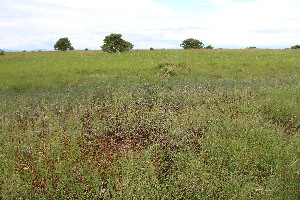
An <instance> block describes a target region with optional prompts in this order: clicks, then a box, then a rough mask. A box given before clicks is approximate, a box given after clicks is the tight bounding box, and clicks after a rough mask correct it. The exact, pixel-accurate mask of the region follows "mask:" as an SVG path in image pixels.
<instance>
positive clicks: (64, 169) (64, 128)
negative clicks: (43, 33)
mask: <svg viewBox="0 0 300 200" xmlns="http://www.w3.org/2000/svg"><path fill="white" fill-rule="evenodd" d="M99 54H100V55H101V56H99ZM299 63H300V57H299V52H297V51H290V50H255V51H247V50H222V51H182V50H156V51H154V52H149V51H148V50H147V51H133V52H130V53H128V54H116V55H111V54H107V53H103V52H94V51H87V52H84V51H70V52H66V53H65V54H64V56H61V53H60V52H33V53H26V54H24V55H23V54H20V53H18V52H16V53H14V52H12V53H9V54H7V55H6V56H5V57H3V58H0V77H1V79H0V90H1V95H0V127H1V128H0V136H1V137H0V199H298V196H299V168H300V162H299V155H300V154H299V153H300V146H299V144H300V137H299V134H300V127H299V123H300V113H299V112H300V103H299V98H300V91H299V88H300V87H299V78H300V77H299V76H300V75H299V73H297V72H298V71H299ZM41 66H43V67H41ZM283 66H284V67H283ZM165 72H166V73H165ZM189 72H193V73H189ZM183 75H184V76H183Z"/></svg>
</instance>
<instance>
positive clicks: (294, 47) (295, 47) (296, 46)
mask: <svg viewBox="0 0 300 200" xmlns="http://www.w3.org/2000/svg"><path fill="white" fill-rule="evenodd" d="M291 49H300V45H295V46H292V47H291Z"/></svg>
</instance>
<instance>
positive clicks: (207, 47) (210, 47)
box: [205, 45, 214, 49]
mask: <svg viewBox="0 0 300 200" xmlns="http://www.w3.org/2000/svg"><path fill="white" fill-rule="evenodd" d="M205 49H214V47H213V46H211V45H208V46H206V47H205Z"/></svg>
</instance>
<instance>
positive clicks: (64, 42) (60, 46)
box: [54, 37, 74, 51]
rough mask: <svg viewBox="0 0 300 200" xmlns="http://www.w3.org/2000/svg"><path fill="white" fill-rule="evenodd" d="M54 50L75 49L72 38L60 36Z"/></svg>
mask: <svg viewBox="0 0 300 200" xmlns="http://www.w3.org/2000/svg"><path fill="white" fill-rule="evenodd" d="M54 50H58V51H67V50H74V47H72V44H71V42H70V40H69V39H68V38H67V37H64V38H60V39H59V40H58V41H57V42H56V43H55V45H54Z"/></svg>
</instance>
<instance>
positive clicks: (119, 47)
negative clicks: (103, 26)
mask: <svg viewBox="0 0 300 200" xmlns="http://www.w3.org/2000/svg"><path fill="white" fill-rule="evenodd" d="M121 37H122V34H114V33H112V34H110V35H108V36H106V37H105V39H104V40H103V41H104V44H103V45H102V46H101V48H102V50H103V51H105V52H109V53H116V52H117V51H119V52H123V51H128V50H130V49H132V48H133V44H132V43H130V42H128V41H126V40H123V39H122V38H121Z"/></svg>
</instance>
